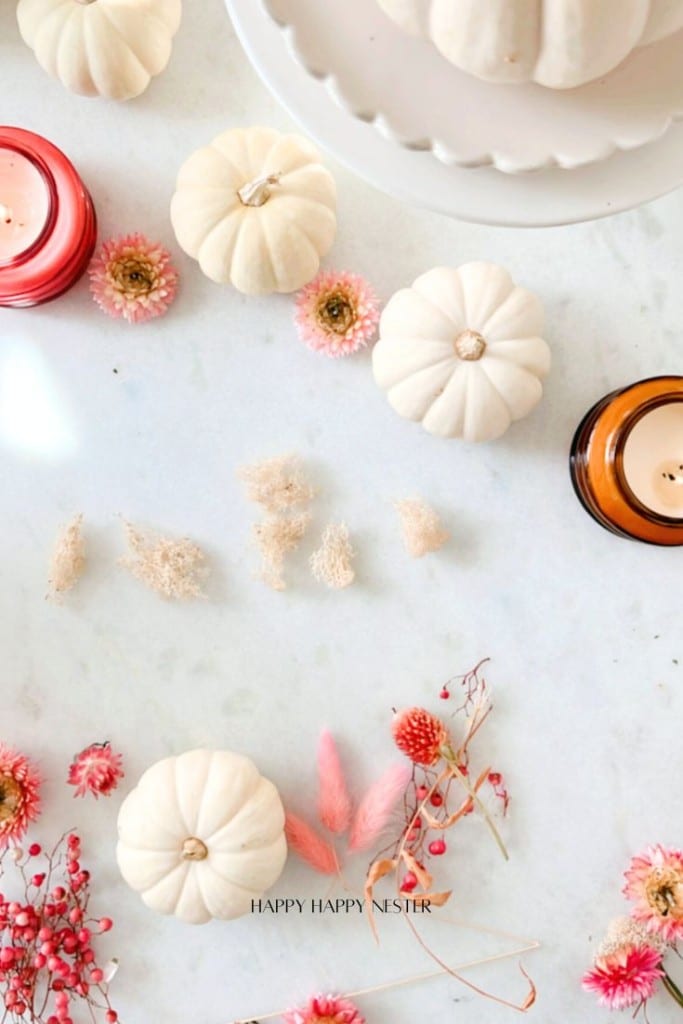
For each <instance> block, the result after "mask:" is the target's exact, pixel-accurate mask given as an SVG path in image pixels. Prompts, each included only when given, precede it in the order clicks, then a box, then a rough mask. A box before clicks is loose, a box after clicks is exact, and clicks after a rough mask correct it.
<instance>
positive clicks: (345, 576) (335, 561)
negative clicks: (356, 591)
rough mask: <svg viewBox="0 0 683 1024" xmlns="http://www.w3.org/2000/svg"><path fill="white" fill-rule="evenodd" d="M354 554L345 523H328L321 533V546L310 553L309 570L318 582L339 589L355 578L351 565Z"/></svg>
mask: <svg viewBox="0 0 683 1024" xmlns="http://www.w3.org/2000/svg"><path fill="white" fill-rule="evenodd" d="M354 555H355V552H354V550H353V548H352V547H351V542H350V541H349V531H348V528H347V526H346V524H345V523H330V524H329V526H327V527H326V529H325V532H324V533H323V539H322V544H321V546H320V547H319V548H318V550H317V551H314V552H313V554H312V555H311V571H312V573H313V575H314V576H315V578H316V579H317V580H318V581H319V582H320V583H326V584H327V586H328V587H334V588H335V589H337V590H341V589H342V588H343V587H348V586H350V585H351V584H352V583H353V581H354V579H355V576H356V574H355V572H354V570H353V566H352V565H351V561H352V559H353V558H354Z"/></svg>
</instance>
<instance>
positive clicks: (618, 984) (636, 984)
mask: <svg viewBox="0 0 683 1024" xmlns="http://www.w3.org/2000/svg"><path fill="white" fill-rule="evenodd" d="M663 977H664V971H663V970H662V953H661V950H657V949H653V948H652V947H651V946H638V945H636V946H633V945H630V946H623V947H622V948H621V949H619V950H617V951H616V952H614V953H609V954H607V955H606V956H598V957H597V958H596V961H595V964H594V965H593V967H592V969H591V970H590V971H588V972H587V973H586V974H585V975H584V976H583V979H582V985H583V987H584V989H586V991H587V992H595V993H597V995H598V1002H599V1003H600V1005H601V1006H606V1007H607V1008H608V1009H610V1010H626V1009H627V1008H628V1007H629V1006H640V1004H641V1003H643V1002H646V1001H647V1000H648V999H650V998H651V997H652V996H653V995H654V994H655V991H656V988H657V982H658V981H659V979H660V978H663Z"/></svg>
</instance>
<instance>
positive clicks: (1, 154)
mask: <svg viewBox="0 0 683 1024" xmlns="http://www.w3.org/2000/svg"><path fill="white" fill-rule="evenodd" d="M96 237H97V218H96V215H95V208H94V206H93V202H92V199H91V198H90V193H89V192H88V190H87V188H86V187H85V185H84V184H83V182H82V181H81V178H80V176H79V174H78V172H77V171H76V168H75V167H74V165H73V164H72V163H71V161H70V160H68V159H67V157H66V156H65V155H64V154H63V153H62V151H61V150H59V149H57V147H56V146H55V145H53V144H52V143H51V142H48V140H47V139H44V138H42V136H40V135H35V134H34V133H33V132H28V131H26V130H25V129H23V128H12V127H2V126H0V306H35V305H36V304H37V303H39V302H49V301H50V299H54V298H56V297H57V296H58V295H61V294H62V292H65V291H67V289H69V288H71V287H72V285H74V284H75V283H76V281H78V279H79V278H80V277H81V276H82V275H83V274H84V273H85V271H86V269H87V266H88V263H89V261H90V257H91V256H92V252H93V249H94V247H95V241H96Z"/></svg>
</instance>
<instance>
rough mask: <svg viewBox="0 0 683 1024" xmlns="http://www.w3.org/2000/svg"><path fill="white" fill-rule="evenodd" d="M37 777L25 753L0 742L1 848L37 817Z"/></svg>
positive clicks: (36, 770) (37, 774)
mask: <svg viewBox="0 0 683 1024" xmlns="http://www.w3.org/2000/svg"><path fill="white" fill-rule="evenodd" d="M40 781H41V780H40V774H39V772H38V769H37V768H36V767H35V765H33V764H32V763H31V761H29V759H28V758H27V757H24V755H23V754H20V753H18V752H17V751H16V750H12V749H11V748H10V747H7V746H5V745H4V744H3V743H0V850H2V849H3V848H4V847H6V846H8V845H9V844H10V843H16V842H18V841H19V840H20V839H21V838H22V836H23V835H24V834H25V833H26V830H27V829H28V827H29V825H30V824H31V822H32V821H35V820H36V819H37V818H38V816H39V814H40Z"/></svg>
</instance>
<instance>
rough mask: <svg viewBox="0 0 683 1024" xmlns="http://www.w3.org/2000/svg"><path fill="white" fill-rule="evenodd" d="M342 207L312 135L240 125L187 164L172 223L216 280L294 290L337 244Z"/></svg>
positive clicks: (255, 288) (252, 288) (253, 289)
mask: <svg viewBox="0 0 683 1024" xmlns="http://www.w3.org/2000/svg"><path fill="white" fill-rule="evenodd" d="M336 204H337V200H336V186H335V182H334V178H333V177H332V175H331V174H330V172H329V171H328V170H327V169H326V168H325V167H323V165H322V164H321V163H320V157H319V155H318V152H317V150H316V149H315V148H314V147H313V146H312V145H311V144H310V143H309V142H308V141H307V140H306V139H303V138H301V137H300V136H299V135H281V134H280V133H279V132H276V131H274V130H273V129H271V128H248V129H246V130H244V129H238V130H235V131H228V132H224V133H223V134H222V135H219V136H218V138H216V139H214V140H213V142H212V143H211V144H210V145H209V146H204V148H203V149H200V150H198V151H197V152H196V153H193V155H192V156H191V157H190V158H189V159H188V160H187V161H186V162H185V163H184V164H183V166H182V167H181V169H180V173H179V174H178V184H177V190H176V193H175V195H174V196H173V200H172V202H171V222H172V224H173V228H174V231H175V233H176V238H177V239H178V244H179V245H180V246H181V248H182V249H184V250H185V252H186V253H188V255H190V256H192V257H194V259H196V260H198V261H199V265H200V267H201V269H202V270H203V271H204V273H205V274H206V276H207V277H210V278H211V280H212V281H217V282H219V283H222V284H227V283H231V284H233V285H234V286H235V288H237V289H239V291H241V292H245V293H246V294H247V295H264V294H268V293H270V292H293V291H297V289H299V288H301V287H303V285H305V284H308V282H309V281H311V280H312V279H313V278H314V277H315V275H316V274H317V272H318V270H319V268H320V260H321V258H322V257H323V256H324V255H325V253H326V252H327V251H328V250H329V248H330V247H331V245H332V242H333V241H334V236H335V234H336V230H337V218H336Z"/></svg>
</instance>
